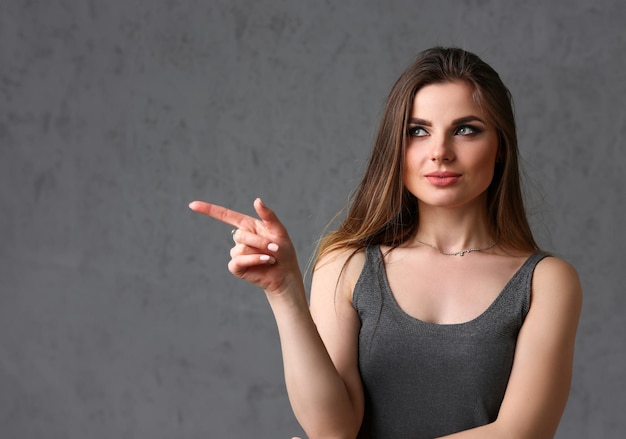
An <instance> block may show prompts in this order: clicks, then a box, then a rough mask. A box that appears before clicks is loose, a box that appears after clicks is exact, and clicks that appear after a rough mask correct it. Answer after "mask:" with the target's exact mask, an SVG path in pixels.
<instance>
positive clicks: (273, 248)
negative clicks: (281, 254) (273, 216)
mask: <svg viewBox="0 0 626 439" xmlns="http://www.w3.org/2000/svg"><path fill="white" fill-rule="evenodd" d="M267 249H268V250H269V251H271V252H277V251H278V244H275V243H273V242H271V243H269V244H268V245H267Z"/></svg>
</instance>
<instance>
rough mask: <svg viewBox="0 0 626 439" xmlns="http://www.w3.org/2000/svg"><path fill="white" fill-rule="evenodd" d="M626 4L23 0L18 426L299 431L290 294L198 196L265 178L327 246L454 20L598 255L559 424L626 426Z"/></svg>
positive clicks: (61, 431) (6, 95)
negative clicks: (255, 271) (375, 141)
mask: <svg viewBox="0 0 626 439" xmlns="http://www.w3.org/2000/svg"><path fill="white" fill-rule="evenodd" d="M625 5H626V3H624V2H623V1H622V0H604V1H593V2H592V1H582V0H575V1H566V0H552V1H528V2H523V1H497V0H491V1H490V0H473V1H449V0H444V1H417V0H387V1H375V0H362V1H356V0H343V1H340V0H327V1H308V2H307V1H288V0H255V1H252V0H249V1H244V0H234V1H233V0H207V1H200V0H197V1H191V0H178V1H166V0H155V1H132V0H124V1H122V0H107V1H95V0H90V1H87V0H45V1H35V0H29V1H25V0H3V1H2V2H1V3H0V201H1V208H0V437H2V438H10V439H13V438H27V439H31V438H32V439H39V438H59V439H61V438H72V439H73V438H81V439H83V438H89V439H100V438H102V439H110V438H151V439H161V438H163V439H165V438H167V439H170V438H236V437H255V438H258V439H261V438H268V439H270V438H271V439H279V438H287V437H291V436H290V435H291V434H294V433H298V432H300V430H299V428H298V427H297V424H296V422H295V420H294V418H293V415H292V414H291V411H290V408H289V404H288V401H287V398H286V395H285V389H284V384H283V378H282V366H281V360H280V352H279V346H278V340H277V333H276V329H275V326H274V322H273V319H272V316H271V313H270V310H269V308H268V306H267V304H266V302H265V298H264V297H263V294H262V292H260V291H257V290H255V289H254V288H252V287H249V286H247V285H245V284H243V283H241V282H239V281H238V280H236V279H234V278H231V277H230V275H229V274H228V272H227V271H226V262H227V260H228V249H229V248H230V246H231V240H230V239H231V238H230V233H229V230H230V229H229V228H228V227H227V226H224V225H221V224H218V223H216V222H212V221H211V220H209V219H207V218H204V217H201V216H199V215H197V214H193V213H192V212H191V211H189V210H188V209H187V203H188V202H189V201H190V200H192V199H206V200H211V201H213V202H217V203H223V204H227V205H229V206H231V207H233V208H236V209H240V210H243V211H245V212H251V211H252V201H253V199H254V198H255V197H256V196H261V197H263V199H264V200H265V201H266V203H267V204H268V205H270V206H271V207H273V208H275V209H276V210H277V212H279V214H280V215H281V217H282V219H283V220H284V222H285V223H286V224H287V226H288V227H289V229H290V231H291V234H292V236H293V239H294V241H295V243H296V245H297V247H298V249H299V252H300V256H301V262H302V265H303V266H304V265H305V264H306V261H307V260H308V258H309V256H310V252H311V249H312V244H313V242H314V241H315V240H316V239H317V237H318V235H319V233H320V231H321V229H322V227H323V226H324V224H325V223H326V221H327V220H328V219H329V218H330V217H331V216H332V215H333V214H334V213H335V211H336V210H337V209H338V208H339V207H340V206H341V205H342V204H343V202H344V201H345V199H346V197H347V196H348V194H349V192H350V190H351V189H352V188H353V187H354V186H355V184H356V183H357V180H358V178H359V176H360V174H361V172H362V170H363V166H364V162H365V160H366V158H367V155H368V153H369V149H370V146H371V143H372V137H373V133H374V131H375V129H376V127H377V125H378V117H379V115H380V112H381V106H382V103H383V100H384V98H385V96H386V94H387V92H388V90H389V88H390V86H391V84H392V82H393V81H394V80H395V78H396V76H397V75H398V74H399V73H400V72H401V71H402V70H403V68H404V67H405V66H406V65H407V64H408V63H409V61H410V60H411V59H412V58H413V56H414V55H415V54H416V53H417V52H418V51H420V50H422V49H425V48H427V47H430V46H432V45H436V44H443V45H458V46H463V47H465V48H467V49H469V50H472V51H474V52H476V53H478V54H479V55H481V56H482V57H483V58H484V59H485V60H486V61H488V62H489V63H491V64H492V65H493V66H494V67H495V68H496V69H497V70H498V71H499V72H500V73H501V76H502V77H503V79H504V81H505V82H506V83H507V84H508V85H509V87H510V88H511V90H512V92H513V94H514V96H515V100H516V110H517V115H518V122H519V133H520V143H521V148H522V154H523V157H524V160H525V166H526V170H527V172H528V176H529V182H530V184H529V188H530V190H529V194H530V199H531V205H530V207H531V214H532V216H531V219H532V223H533V226H534V228H535V230H536V233H537V236H538V237H539V239H540V241H541V243H542V244H543V245H544V246H545V247H546V248H547V249H549V250H553V251H556V252H557V253H559V254H560V255H562V256H563V257H564V258H566V259H567V260H569V261H570V262H572V263H573V264H574V265H575V266H576V267H577V268H578V270H579V272H580V274H581V277H582V282H583V286H584V290H585V304H584V310H583V315H582V321H581V325H580V333H579V337H578V341H577V356H576V361H575V376H574V383H573V388H572V394H571V399H570V401H569V404H568V407H567V410H566V413H565V415H564V418H563V422H562V425H561V428H560V430H559V434H558V437H559V438H562V439H565V438H567V439H579V438H591V437H594V438H621V437H623V435H624V432H625V431H626V419H625V418H624V416H623V407H624V406H626V395H625V388H626V367H624V364H626V345H625V344H624V340H625V339H626V330H625V324H624V315H625V312H626V295H625V294H624V288H623V286H624V284H625V283H626V279H625V276H624V268H623V267H624V257H623V256H622V252H623V249H624V248H626V239H625V235H626V234H625V233H624V230H623V226H624V218H625V205H626V198H625V194H624V186H625V184H624V178H623V174H624V168H625V167H626V160H625V154H626V153H625V147H626V145H625V144H624V138H625V136H626V110H625V106H624V102H625V101H626V74H625V72H626V61H625V60H626V56H625V55H626V32H625V31H624V21H625V19H626V6H625Z"/></svg>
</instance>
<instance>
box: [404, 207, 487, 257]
mask: <svg viewBox="0 0 626 439" xmlns="http://www.w3.org/2000/svg"><path fill="white" fill-rule="evenodd" d="M419 213H420V216H419V218H420V220H419V221H420V222H419V227H418V229H417V233H416V234H415V236H414V240H415V243H417V244H424V243H426V244H427V245H430V246H434V247H436V248H437V249H438V250H440V251H443V252H450V253H454V252H459V251H462V250H467V249H470V248H485V247H489V246H490V245H491V244H493V242H494V238H493V236H492V234H491V230H490V227H489V221H488V218H487V213H486V209H451V208H440V207H433V206H420V210H419Z"/></svg>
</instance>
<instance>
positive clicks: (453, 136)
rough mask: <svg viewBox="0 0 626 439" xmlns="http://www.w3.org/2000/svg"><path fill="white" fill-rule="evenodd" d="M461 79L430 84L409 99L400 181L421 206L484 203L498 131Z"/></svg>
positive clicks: (481, 204)
mask: <svg viewBox="0 0 626 439" xmlns="http://www.w3.org/2000/svg"><path fill="white" fill-rule="evenodd" d="M473 92H474V89H473V88H472V86H471V85H469V84H468V83H466V82H464V81H453V82H444V83H439V84H431V85H427V86H425V87H423V88H421V89H420V90H419V91H418V92H417V93H416V95H415V99H414V100H413V109H412V112H411V118H410V120H409V123H408V133H407V136H408V140H407V148H406V156H405V161H404V169H403V180H404V185H405V187H406V188H407V189H408V190H409V191H410V192H411V193H412V194H413V195H414V196H415V197H417V199H418V201H419V205H420V208H423V207H426V206H436V207H450V208H456V207H461V206H465V207H467V206H478V207H480V208H484V207H485V202H486V191H487V188H488V187H489V184H490V183H491V180H492V178H493V173H494V167H495V162H496V156H497V153H498V135H497V132H496V129H495V127H494V126H493V125H492V123H491V122H490V121H489V120H488V119H487V117H486V115H485V114H484V112H483V110H482V108H481V107H480V105H478V103H476V102H475V100H474V98H473Z"/></svg>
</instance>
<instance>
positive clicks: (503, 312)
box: [352, 246, 546, 439]
mask: <svg viewBox="0 0 626 439" xmlns="http://www.w3.org/2000/svg"><path fill="white" fill-rule="evenodd" d="M545 256H546V255H543V254H533V255H532V256H530V257H529V258H528V259H527V260H526V261H525V262H524V264H523V265H522V267H521V268H520V269H519V270H518V271H517V272H516V273H515V274H514V275H513V277H512V278H511V279H510V280H509V282H508V283H507V285H506V286H505V287H504V289H503V290H502V291H501V292H500V294H499V295H498V297H497V298H496V299H495V300H494V302H493V303H492V304H491V305H490V306H489V308H487V310H486V311H484V312H483V313H482V314H481V315H480V316H478V317H476V318H475V319H473V320H471V321H469V322H466V323H460V324H450V325H439V324H435V323H428V322H424V321H421V320H418V319H416V318H414V317H411V316H409V315H408V314H406V313H405V312H404V311H403V310H402V309H401V308H400V307H399V305H398V304H397V302H396V301H395V299H394V297H393V294H392V292H391V289H390V288H389V283H388V280H387V275H386V273H385V269H384V263H383V259H382V254H381V252H380V249H379V248H378V247H377V246H376V247H368V248H367V249H366V261H365V266H364V267H363V271H362V273H361V275H360V277H359V280H358V281H357V284H356V286H355V289H354V293H353V299H352V301H353V305H354V308H355V309H356V311H357V312H358V315H359V317H360V319H361V331H360V334H359V369H360V373H361V379H362V381H363V386H364V391H365V416H364V420H363V425H362V426H361V431H360V432H359V435H358V438H360V439H365V438H375V439H384V438H389V439H391V438H393V439H404V438H410V439H431V438H436V437H439V436H444V435H447V434H451V433H456V432H458V431H462V430H467V429H470V428H473V427H478V426H480V425H484V424H488V423H490V422H493V421H494V420H495V419H496V417H497V416H498V411H499V409H500V404H501V403H502V399H503V398H504V392H505V390H506V386H507V383H508V380H509V375H510V373H511V368H512V365H513V355H514V353H515V344H516V341H517V335H518V333H519V330H520V328H521V326H522V323H523V322H524V318H525V317H526V314H527V313H528V309H529V306H530V285H531V280H532V275H533V271H534V268H535V266H536V265H537V263H538V262H539V261H540V260H541V259H543V258H544V257H545Z"/></svg>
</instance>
